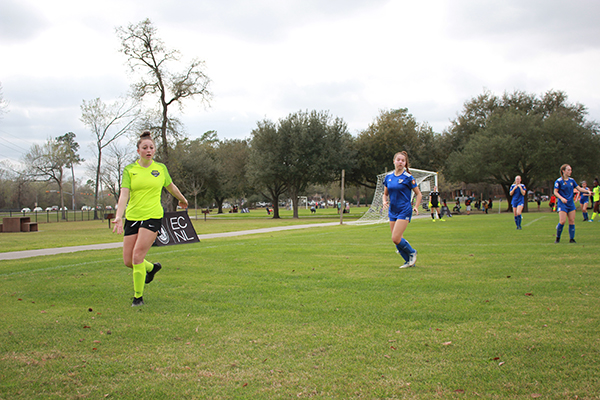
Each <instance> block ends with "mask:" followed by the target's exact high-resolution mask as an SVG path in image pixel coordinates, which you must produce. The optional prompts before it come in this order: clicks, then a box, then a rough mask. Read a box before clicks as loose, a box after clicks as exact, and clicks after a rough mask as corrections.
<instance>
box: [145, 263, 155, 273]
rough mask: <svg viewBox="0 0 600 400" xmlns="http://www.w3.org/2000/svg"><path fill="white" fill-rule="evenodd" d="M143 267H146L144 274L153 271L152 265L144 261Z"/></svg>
mask: <svg viewBox="0 0 600 400" xmlns="http://www.w3.org/2000/svg"><path fill="white" fill-rule="evenodd" d="M144 265H145V266H146V272H150V271H152V270H153V269H154V264H152V263H151V262H150V261H146V260H144Z"/></svg>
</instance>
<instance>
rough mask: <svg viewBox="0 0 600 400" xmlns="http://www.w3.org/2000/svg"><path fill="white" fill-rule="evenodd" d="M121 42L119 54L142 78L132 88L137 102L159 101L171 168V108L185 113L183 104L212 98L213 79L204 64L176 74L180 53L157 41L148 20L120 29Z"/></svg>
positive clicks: (163, 146)
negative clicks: (150, 97)
mask: <svg viewBox="0 0 600 400" xmlns="http://www.w3.org/2000/svg"><path fill="white" fill-rule="evenodd" d="M117 35H118V37H119V39H120V40H121V49H120V51H121V52H122V53H123V54H125V56H126V57H127V63H128V65H129V67H130V69H131V71H132V72H140V73H141V76H140V78H139V80H138V82H136V83H135V84H134V85H133V91H134V95H135V96H136V97H137V98H138V99H143V98H145V97H146V96H148V95H150V96H156V97H158V109H159V111H158V112H159V114H160V128H159V132H160V134H159V138H160V141H159V155H160V156H161V157H160V158H161V160H162V161H163V162H164V163H165V164H167V166H169V161H170V160H169V146H170V145H169V140H168V139H169V138H168V133H169V131H171V132H174V131H173V130H169V124H170V119H171V118H170V113H169V112H170V107H171V106H172V105H174V104H178V105H179V109H180V110H182V109H183V100H185V99H193V98H196V97H200V99H201V100H202V101H203V102H208V101H209V100H210V98H211V93H210V91H209V84H210V79H209V78H208V76H207V75H206V74H205V73H204V71H203V68H204V62H203V61H199V60H197V59H194V60H192V61H191V62H190V63H189V64H188V65H186V66H184V67H183V68H182V70H181V71H180V72H173V71H172V69H171V65H172V64H173V63H177V62H179V61H180V54H179V52H178V51H177V50H170V49H168V48H167V47H166V46H165V44H164V43H163V41H162V40H161V39H160V38H158V37H157V30H156V28H155V27H154V25H153V24H152V22H151V21H150V20H149V19H145V20H144V21H141V22H139V23H137V24H130V25H128V26H126V27H122V26H121V27H119V28H117Z"/></svg>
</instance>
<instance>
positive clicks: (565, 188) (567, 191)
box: [554, 177, 579, 205]
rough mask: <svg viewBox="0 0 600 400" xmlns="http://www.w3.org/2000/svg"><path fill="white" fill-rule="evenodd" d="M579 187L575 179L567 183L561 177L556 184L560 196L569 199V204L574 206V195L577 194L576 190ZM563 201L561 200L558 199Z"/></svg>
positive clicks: (570, 179) (568, 180)
mask: <svg viewBox="0 0 600 400" xmlns="http://www.w3.org/2000/svg"><path fill="white" fill-rule="evenodd" d="M577 186H579V185H578V184H577V182H575V179H573V178H569V179H567V180H566V181H565V180H564V179H563V178H562V177H560V178H558V179H557V180H556V181H555V182H554V189H558V194H560V195H561V196H562V197H564V198H565V199H567V204H573V205H574V203H573V195H574V193H575V188H576V187H577ZM557 200H558V201H561V200H560V199H557Z"/></svg>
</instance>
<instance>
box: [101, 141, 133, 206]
mask: <svg viewBox="0 0 600 400" xmlns="http://www.w3.org/2000/svg"><path fill="white" fill-rule="evenodd" d="M134 161H135V157H132V154H131V151H129V149H127V147H125V146H119V145H118V144H117V143H111V144H110V146H108V148H107V158H106V162H105V163H104V167H103V168H102V174H101V176H102V178H101V179H102V185H103V186H104V187H105V188H107V189H108V190H109V191H110V193H111V194H112V195H113V196H115V199H118V198H119V192H120V191H121V181H122V177H123V176H122V175H123V170H124V169H125V167H126V166H127V165H128V164H131V163H132V162H134Z"/></svg>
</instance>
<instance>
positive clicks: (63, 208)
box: [60, 207, 69, 211]
mask: <svg viewBox="0 0 600 400" xmlns="http://www.w3.org/2000/svg"><path fill="white" fill-rule="evenodd" d="M60 211H69V209H68V208H67V207H61V208H60Z"/></svg>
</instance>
